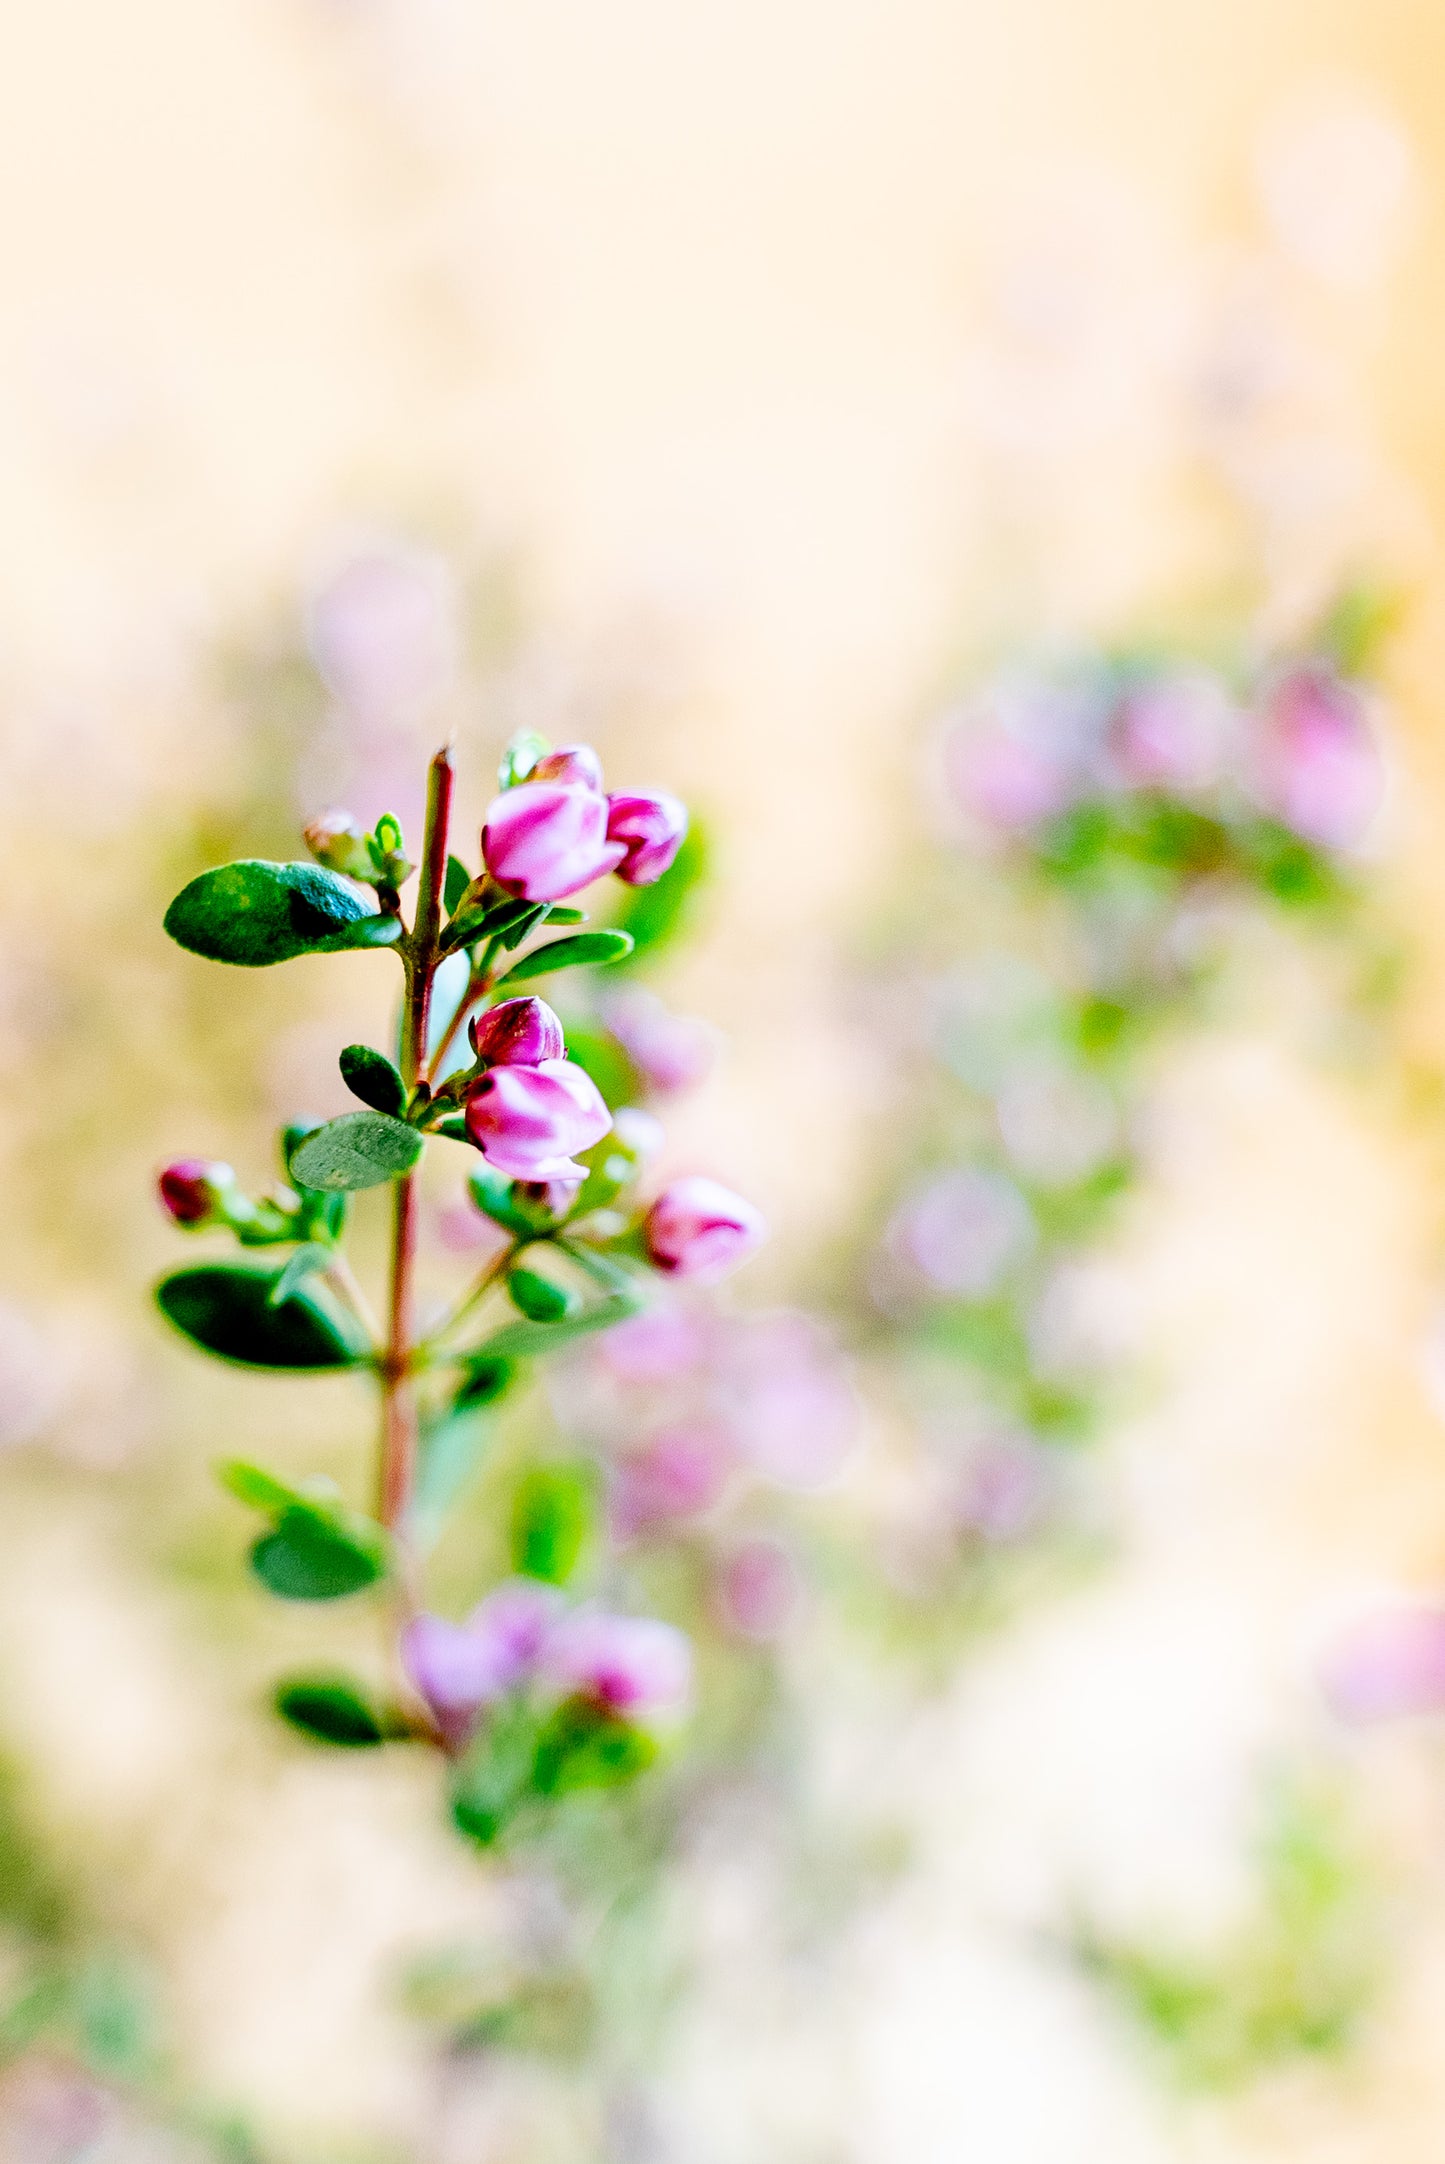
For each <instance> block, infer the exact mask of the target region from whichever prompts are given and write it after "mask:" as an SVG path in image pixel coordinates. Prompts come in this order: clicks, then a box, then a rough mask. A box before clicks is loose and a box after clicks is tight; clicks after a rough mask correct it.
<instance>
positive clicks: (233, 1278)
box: [156, 1262, 368, 1368]
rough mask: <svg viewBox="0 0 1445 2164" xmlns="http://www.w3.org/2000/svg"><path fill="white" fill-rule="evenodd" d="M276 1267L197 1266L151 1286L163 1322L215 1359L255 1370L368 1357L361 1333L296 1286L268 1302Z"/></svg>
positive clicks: (341, 1363) (335, 1364)
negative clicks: (278, 1300) (280, 1299)
mask: <svg viewBox="0 0 1445 2164" xmlns="http://www.w3.org/2000/svg"><path fill="white" fill-rule="evenodd" d="M282 1274H283V1273H282V1270H281V1268H280V1267H279V1266H276V1267H273V1268H271V1269H250V1268H247V1267H246V1266H245V1265H244V1264H242V1263H225V1262H207V1263H199V1264H197V1265H196V1267H195V1268H194V1269H190V1270H177V1271H175V1272H174V1273H173V1275H172V1276H170V1277H168V1278H165V1279H163V1280H162V1282H161V1283H160V1284H159V1285H158V1286H157V1287H156V1299H157V1301H158V1302H159V1304H160V1309H161V1313H162V1314H163V1315H164V1316H165V1317H166V1319H167V1321H168V1322H171V1323H174V1325H175V1327H176V1328H177V1329H178V1330H179V1331H181V1332H182V1333H183V1335H184V1336H186V1337H188V1338H189V1339H190V1340H191V1342H192V1344H195V1345H199V1346H200V1347H201V1350H202V1351H203V1352H208V1353H214V1354H215V1356H216V1358H217V1359H219V1360H233V1361H235V1362H236V1363H237V1365H238V1366H241V1367H253V1368H346V1367H354V1366H356V1365H357V1363H358V1362H359V1361H361V1360H364V1359H365V1357H366V1354H367V1350H368V1348H367V1346H366V1344H365V1342H364V1340H363V1339H362V1337H361V1334H360V1331H359V1330H358V1329H357V1328H356V1327H355V1325H354V1324H353V1323H352V1322H351V1321H350V1319H349V1318H347V1317H345V1316H343V1315H342V1314H341V1312H340V1311H339V1310H337V1309H334V1308H332V1307H330V1306H329V1305H325V1304H323V1302H322V1301H321V1300H320V1299H318V1297H317V1296H316V1295H315V1294H314V1293H312V1292H311V1291H310V1290H309V1288H307V1287H304V1286H303V1287H301V1288H300V1289H299V1290H298V1291H296V1292H293V1293H292V1294H291V1296H290V1298H289V1299H288V1300H287V1301H285V1303H284V1304H283V1305H282V1306H280V1307H273V1306H272V1305H271V1292H272V1289H273V1287H274V1285H275V1283H276V1280H277V1278H278V1277H280V1276H281V1275H282Z"/></svg>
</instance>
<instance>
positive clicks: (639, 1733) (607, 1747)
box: [532, 1698, 657, 1796]
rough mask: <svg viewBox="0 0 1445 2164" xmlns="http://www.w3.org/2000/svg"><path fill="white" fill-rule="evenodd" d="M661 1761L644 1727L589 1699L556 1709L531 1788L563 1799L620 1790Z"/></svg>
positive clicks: (541, 1743) (539, 1747)
mask: <svg viewBox="0 0 1445 2164" xmlns="http://www.w3.org/2000/svg"><path fill="white" fill-rule="evenodd" d="M656 1758H657V1743H656V1740H655V1738H654V1737H652V1736H650V1735H649V1734H648V1732H647V1730H646V1729H645V1728H634V1727H633V1726H632V1725H631V1723H630V1722H628V1721H623V1720H619V1719H618V1717H617V1715H616V1714H615V1713H612V1712H610V1711H609V1710H608V1709H607V1707H606V1706H599V1705H596V1704H594V1703H593V1701H592V1700H591V1699H588V1698H569V1699H566V1700H565V1701H564V1702H563V1704H561V1705H560V1706H558V1707H557V1708H556V1710H555V1711H554V1712H553V1714H552V1715H551V1717H550V1719H549V1720H548V1721H547V1723H546V1725H545V1727H544V1728H543V1730H542V1733H541V1734H540V1736H539V1737H538V1738H537V1749H536V1755H535V1757H534V1759H533V1761H532V1788H533V1792H534V1793H535V1794H536V1795H538V1796H565V1795H568V1794H570V1793H571V1792H572V1791H573V1790H575V1789H581V1788H620V1787H622V1786H623V1784H624V1783H625V1782H627V1781H634V1780H636V1778H637V1776H638V1774H639V1773H645V1772H646V1771H647V1769H648V1767H649V1766H651V1765H652V1764H653V1763H654V1762H655V1760H656Z"/></svg>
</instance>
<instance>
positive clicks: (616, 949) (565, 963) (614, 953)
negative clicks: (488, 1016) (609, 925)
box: [497, 932, 632, 984]
mask: <svg viewBox="0 0 1445 2164" xmlns="http://www.w3.org/2000/svg"><path fill="white" fill-rule="evenodd" d="M631 952H632V935H631V933H630V932H577V933H575V934H574V935H573V937H572V938H571V939H554V940H553V941H552V943H551V945H550V946H546V947H534V948H533V950H532V952H531V953H530V954H524V955H523V956H522V959H521V961H520V962H513V964H512V966H511V968H510V969H509V970H508V971H507V973H506V975H505V976H503V977H500V978H498V980H497V981H498V983H499V984H513V983H516V982H517V981H519V980H520V979H521V978H523V977H550V976H551V974H552V972H553V971H554V970H557V969H583V968H596V967H599V966H600V965H601V964H603V963H606V962H620V961H621V960H622V959H623V957H624V955H628V954H631Z"/></svg>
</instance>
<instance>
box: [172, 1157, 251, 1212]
mask: <svg viewBox="0 0 1445 2164" xmlns="http://www.w3.org/2000/svg"><path fill="white" fill-rule="evenodd" d="M235 1182H236V1175H235V1173H234V1172H233V1171H232V1170H231V1168H230V1166H229V1165H223V1164H221V1163H220V1162H219V1161H218V1160H217V1159H215V1158H211V1157H178V1158H177V1159H176V1161H175V1163H174V1164H173V1165H167V1166H166V1169H165V1171H164V1172H163V1173H162V1174H161V1176H160V1179H159V1181H158V1182H157V1186H158V1187H159V1190H160V1198H161V1207H162V1208H163V1209H164V1210H165V1211H166V1213H167V1215H168V1216H169V1217H170V1218H171V1219H172V1220H173V1221H174V1222H175V1223H176V1224H178V1225H208V1224H211V1223H213V1222H214V1221H215V1219H216V1218H217V1217H218V1215H219V1214H220V1205H221V1203H222V1201H223V1200H224V1198H225V1196H226V1194H227V1193H228V1192H229V1190H230V1189H231V1188H232V1187H234V1185H235Z"/></svg>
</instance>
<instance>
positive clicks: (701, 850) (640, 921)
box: [617, 820, 710, 955]
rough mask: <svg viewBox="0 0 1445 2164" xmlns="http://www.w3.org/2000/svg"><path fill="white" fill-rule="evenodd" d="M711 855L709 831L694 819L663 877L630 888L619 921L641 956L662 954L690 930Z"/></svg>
mask: <svg viewBox="0 0 1445 2164" xmlns="http://www.w3.org/2000/svg"><path fill="white" fill-rule="evenodd" d="M709 855H710V851H709V846H708V840H707V835H706V832H705V831H704V829H703V828H702V827H701V826H699V825H698V823H697V821H696V820H694V821H693V823H692V825H691V826H690V827H689V828H688V830H687V835H686V837H685V839H684V841H683V844H682V847H681V848H680V849H679V850H678V852H677V855H676V856H675V857H674V858H673V860H672V863H671V864H670V865H669V866H668V868H667V870H666V871H665V872H664V873H663V875H662V877H661V878H660V879H656V880H654V881H653V883H652V885H651V886H650V887H629V888H628V890H627V899H626V901H625V902H624V903H623V905H622V908H621V910H620V912H619V914H618V918H617V922H618V925H619V926H620V927H621V929H622V930H623V931H624V932H630V933H631V934H632V939H633V944H634V946H635V948H636V951H637V953H638V954H639V955H643V954H647V955H654V954H658V953H660V952H661V951H662V949H663V948H664V947H665V946H667V945H669V944H670V943H671V941H672V940H674V939H676V938H677V937H678V935H679V933H681V932H682V931H684V930H685V929H686V927H687V925H688V923H689V921H690V920H691V917H692V914H693V910H694V907H695V905H696V901H697V897H698V895H699V893H700V892H701V889H702V887H703V884H704V882H705V881H706V879H707V875H708V859H709Z"/></svg>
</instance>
